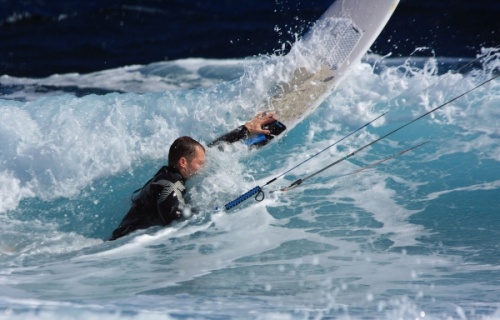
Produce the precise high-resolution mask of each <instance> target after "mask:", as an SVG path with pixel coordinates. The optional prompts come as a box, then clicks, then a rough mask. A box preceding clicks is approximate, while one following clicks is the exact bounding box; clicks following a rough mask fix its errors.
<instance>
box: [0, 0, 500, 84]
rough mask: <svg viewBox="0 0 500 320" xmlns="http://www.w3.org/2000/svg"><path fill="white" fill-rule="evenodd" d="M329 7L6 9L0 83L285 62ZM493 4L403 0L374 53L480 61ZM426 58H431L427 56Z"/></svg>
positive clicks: (143, 3)
mask: <svg viewBox="0 0 500 320" xmlns="http://www.w3.org/2000/svg"><path fill="white" fill-rule="evenodd" d="M330 3H331V0H307V1H305V0H302V1H300V0H275V1H273V0H259V1H245V2H242V1H236V0H225V1H221V0H217V1H196V0H169V1H160V0H131V1H119V0H103V1H85V0H82V1H75V0H72V1H58V0H39V1H36V0H27V1H13V0H10V1H9V0H2V1H0V75H3V74H8V75H11V76H28V77H44V76H48V75H52V74H55V73H69V72H78V73H87V72H92V71H98V70H103V69H111V68H116V67H121V66H125V65H131V64H147V63H151V62H157V61H163V60H176V59H180V58H186V57H204V58H222V59H226V58H241V57H248V56H253V55H259V54H270V53H274V52H283V53H285V52H286V51H287V50H288V49H289V48H290V43H293V41H294V39H295V36H296V34H302V33H303V31H304V30H305V29H307V28H308V27H309V26H310V24H311V23H312V22H314V21H315V20H316V19H317V18H318V17H319V16H320V15H321V14H322V13H323V12H324V11H325V9H326V8H327V7H328V6H329V5H330ZM499 16H500V2H499V1H496V0H482V1H476V0H461V1H457V0H440V1H429V0H424V1H419V0H406V1H405V0H402V1H401V4H400V5H399V7H398V9H397V10H396V13H395V14H394V16H393V17H392V19H391V20H390V22H389V24H388V26H387V28H386V29H385V31H384V32H383V33H382V35H381V36H380V37H379V39H378V40H377V42H376V43H375V45H374V46H373V47H372V49H373V50H374V51H375V52H377V53H380V54H384V55H385V54H387V53H389V52H392V53H393V54H394V55H397V56H408V55H409V54H411V53H412V52H413V51H414V49H415V48H416V47H430V48H431V49H433V50H434V51H435V54H436V55H437V56H453V57H464V56H466V57H474V56H475V55H476V54H477V53H478V48H480V47H494V46H496V45H498V39H499V38H500V20H499V19H498V17H499ZM426 55H429V53H426Z"/></svg>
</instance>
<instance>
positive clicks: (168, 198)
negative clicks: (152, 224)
mask: <svg viewBox="0 0 500 320" xmlns="http://www.w3.org/2000/svg"><path fill="white" fill-rule="evenodd" d="M184 189H185V187H184V185H183V184H182V183H181V182H179V181H178V182H175V183H172V182H170V181H168V182H167V183H166V185H165V186H164V187H163V189H162V190H161V192H160V196H159V197H158V200H157V208H158V214H159V215H160V220H161V221H162V222H163V225H168V224H170V223H171V222H172V221H174V220H177V219H179V218H181V217H182V209H183V207H184V206H185V203H184V196H183V191H184Z"/></svg>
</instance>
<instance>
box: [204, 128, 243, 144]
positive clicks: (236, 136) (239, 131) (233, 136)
mask: <svg viewBox="0 0 500 320" xmlns="http://www.w3.org/2000/svg"><path fill="white" fill-rule="evenodd" d="M249 135H250V132H249V131H248V129H247V127H245V126H239V127H238V128H236V129H234V130H233V131H231V132H228V133H226V134H224V135H222V136H220V137H218V138H217V139H215V140H214V141H212V142H210V143H209V144H208V146H209V147H213V146H216V145H219V144H221V143H223V142H227V143H233V142H236V141H239V140H241V139H245V138H248V136H249Z"/></svg>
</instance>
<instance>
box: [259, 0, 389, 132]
mask: <svg viewBox="0 0 500 320" xmlns="http://www.w3.org/2000/svg"><path fill="white" fill-rule="evenodd" d="M398 3H399V0H337V1H335V2H334V3H333V4H332V5H331V6H330V7H329V8H328V10H327V11H326V12H325V13H324V14H323V16H322V17H321V18H320V19H319V20H318V21H317V22H316V23H315V24H314V26H313V28H312V29H311V31H310V32H309V33H308V34H307V35H306V36H305V37H304V38H303V39H301V40H300V41H298V42H297V43H295V44H294V46H293V47H292V49H291V51H290V52H289V53H288V54H287V56H285V57H284V59H290V61H292V60H293V61H294V62H293V63H294V65H298V66H297V67H296V68H295V69H294V71H292V72H291V74H290V75H289V77H288V78H289V79H290V80H289V81H288V82H282V83H278V84H277V85H276V87H275V88H274V89H273V93H272V94H271V98H270V99H269V100H268V101H266V103H265V104H264V105H263V106H262V108H261V109H263V110H272V111H275V112H276V113H277V114H278V117H279V119H280V121H281V122H283V123H284V124H285V125H286V126H287V128H288V129H291V128H293V127H294V126H295V125H296V124H297V123H299V122H300V121H302V120H303V119H304V118H306V117H307V116H308V115H309V114H311V113H312V112H313V111H314V110H315V109H316V108H317V107H318V106H319V105H320V104H321V103H322V102H323V101H324V100H325V99H326V98H327V97H328V96H329V95H330V94H331V93H332V91H333V90H334V89H335V87H336V86H337V85H338V84H339V83H340V81H341V80H342V78H343V77H345V76H346V75H347V74H348V72H349V70H350V69H351V68H352V67H353V66H354V65H356V64H357V63H359V62H360V61H361V58H362V57H363V55H364V54H365V53H366V52H367V51H368V49H369V48H370V46H371V45H372V44H373V42H374V41H375V39H376V38H377V37H378V36H379V34H380V32H381V31H382V29H383V28H384V26H385V25H386V23H387V21H388V20H389V18H390V17H391V15H392V13H393V12H394V10H395V9H396V6H397V5H398ZM297 57H300V58H297ZM297 61H303V65H301V64H300V63H297Z"/></svg>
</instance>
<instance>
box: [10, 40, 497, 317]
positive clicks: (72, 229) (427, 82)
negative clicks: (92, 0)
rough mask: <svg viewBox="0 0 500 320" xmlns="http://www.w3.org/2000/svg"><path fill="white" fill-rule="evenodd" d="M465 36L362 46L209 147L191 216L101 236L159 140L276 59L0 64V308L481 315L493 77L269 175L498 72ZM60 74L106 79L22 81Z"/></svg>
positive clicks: (493, 134) (205, 131)
mask: <svg viewBox="0 0 500 320" xmlns="http://www.w3.org/2000/svg"><path fill="white" fill-rule="evenodd" d="M480 54H481V58H480V59H478V61H477V62H476V63H475V64H474V66H473V67H472V68H469V69H468V70H467V72H462V73H460V72H458V73H457V72H453V71H449V70H450V69H451V70H454V69H456V67H457V66H458V65H463V64H464V63H465V62H467V61H465V62H464V61H463V60H461V59H458V58H446V59H444V58H443V59H440V58H418V59H417V58H411V57H408V58H404V59H400V58H399V59H391V58H381V57H377V56H370V57H369V58H370V59H368V60H365V62H363V63H362V64H361V65H359V66H358V67H356V68H355V69H354V70H353V71H352V73H351V74H350V75H349V76H348V77H347V78H346V79H345V80H344V81H343V82H342V84H341V85H340V86H339V87H338V88H337V90H336V91H335V92H334V93H333V94H332V95H331V96H330V97H328V98H327V99H326V100H325V102H324V103H323V104H322V105H321V106H320V107H319V108H318V109H317V110H316V112H315V113H314V114H312V115H311V116H310V117H308V118H307V119H306V120H305V121H303V122H302V123H300V124H299V125H298V126H297V127H295V128H293V129H292V130H290V131H289V132H287V133H286V134H285V135H284V136H283V137H282V138H281V139H280V140H279V141H277V142H275V143H274V144H273V145H271V146H268V147H266V148H263V149H261V150H259V151H251V152H250V151H248V150H246V149H245V148H244V147H243V146H239V145H235V146H234V148H233V149H232V150H230V151H228V152H220V151H218V150H209V151H208V163H207V167H206V168H205V170H204V171H203V172H202V173H201V174H200V175H199V176H197V177H195V178H194V179H193V180H192V181H190V183H189V184H188V185H189V187H190V191H189V198H190V201H191V202H192V203H194V204H195V205H196V206H198V207H199V208H200V209H201V213H200V214H199V215H197V216H194V217H192V218H190V219H189V220H187V221H184V222H180V223H177V224H175V225H173V226H172V227H168V228H152V229H149V230H147V231H140V232H137V233H134V234H132V235H130V236H127V237H125V238H122V239H119V240H117V241H114V242H107V241H105V239H106V238H107V237H109V235H110V234H111V232H112V231H113V229H114V228H115V227H116V226H117V225H118V223H119V221H120V220H121V218H122V217H123V215H124V214H125V213H126V210H127V209H128V206H129V196H130V194H131V192H132V191H133V190H135V189H137V188H138V187H140V186H141V185H142V184H143V183H144V182H145V181H146V180H147V179H148V178H149V177H150V176H151V175H152V174H153V173H154V172H156V170H157V169H158V167H159V166H161V165H162V164H164V162H165V159H166V156H167V153H168V146H169V145H170V143H171V142H172V141H173V140H174V139H175V138H176V137H177V136H179V135H191V136H193V137H194V138H196V139H198V140H200V141H202V142H203V143H208V142H209V141H211V139H213V138H215V137H216V136H217V135H219V134H221V133H223V132H225V131H227V130H230V129H232V128H234V127H235V126H237V125H239V124H241V123H242V122H243V121H244V120H246V119H248V118H249V117H250V116H252V115H253V114H254V113H255V112H256V111H257V110H259V108H260V106H261V103H262V101H263V100H264V99H265V98H266V94H267V92H268V90H269V88H270V87H271V84H272V83H271V81H270V80H269V79H270V78H273V77H274V76H276V77H279V76H281V75H279V74H275V73H276V72H279V71H278V70H277V69H276V68H273V66H275V65H276V64H277V63H278V62H279V59H280V58H279V57H274V56H273V57H271V56H264V57H261V58H254V59H245V60H222V61H221V60H204V59H188V60H178V61H173V62H159V63H156V64H152V65H148V66H133V67H126V68H120V69H113V70H107V71H102V72H99V73H94V74H87V75H76V74H71V75H60V76H53V77H49V78H45V79H25V78H10V77H5V76H4V77H2V78H0V80H1V81H2V84H3V85H4V86H7V85H10V86H15V87H16V90H13V91H12V92H11V93H4V95H3V97H2V99H0V109H1V112H0V138H1V141H2V144H1V149H0V150H1V152H0V163H1V167H0V182H1V183H0V188H1V192H0V220H1V224H0V230H1V236H0V246H1V247H0V248H1V250H0V318H5V319H25V318H30V319H53V318H56V317H57V318H59V319H74V318H78V319H90V318H91V319H197V318H208V319H230V318H251V319H329V318H345V319H360V318H363V319H367V318H368V319H370V318H376V319H450V318H453V319H455V318H458V319H495V318H500V312H499V300H498V291H499V289H500V283H499V279H500V269H499V265H500V253H499V252H500V251H499V247H498V246H499V245H498V239H499V231H498V229H499V227H500V216H499V212H500V205H499V202H498V199H499V198H500V170H499V169H500V165H499V161H500V144H499V137H500V131H499V128H500V125H499V121H500V113H499V112H500V111H499V110H500V108H499V106H500V81H499V80H498V79H496V80H494V81H492V82H490V83H488V84H486V85H484V86H481V87H479V88H478V89H476V90H474V91H473V92H471V93H470V94H468V95H467V96H465V97H463V98H461V99H459V100H457V101H455V102H453V103H451V104H449V105H447V106H445V107H443V108H442V109H440V110H438V111H436V112H435V113H433V114H432V115H430V116H429V117H426V118H423V119H422V120H420V121H418V122H416V123H414V124H412V125H411V126H408V127H407V128H405V129H403V130H401V131H399V132H397V133H395V134H394V135H391V136H389V137H388V138H387V139H383V140H382V141H380V142H379V143H377V144H375V145H373V146H372V147H370V148H367V149H366V150H363V151H362V152H360V153H358V154H356V155H355V156H354V157H352V158H350V159H348V160H346V161H343V162H341V163H340V164H338V165H336V166H333V167H332V168H330V169H329V170H326V171H324V172H323V173H321V174H319V175H317V176H315V177H314V178H311V179H309V180H307V181H306V182H304V183H303V184H302V185H301V186H299V187H298V188H296V189H294V190H290V191H288V192H285V193H270V192H269V191H271V190H275V189H277V188H279V187H283V186H287V185H289V184H290V183H291V182H293V181H294V180H296V179H299V178H303V177H305V176H307V175H309V174H311V173H313V172H314V171H315V170H318V169H320V168H322V167H323V166H326V165H328V164H330V163H332V162H333V161H335V160H337V159H340V158H342V157H343V156H346V155H347V154H348V153H350V152H352V151H354V150H356V149H358V148H360V147H362V146H364V145H366V144H367V143H370V142H371V141H373V140H375V139H377V138H378V137H380V136H382V135H384V134H385V133H387V132H390V131H391V130H393V129H395V128H397V127H399V126H401V125H403V124H405V123H406V122H408V121H411V120H412V119H413V118H415V117H416V116H418V115H420V114H423V113H425V112H426V111H428V110H431V109H432V108H434V107H436V106H438V105H440V104H442V103H445V102H446V101H448V100H450V99H452V98H454V97H456V96H457V95H460V94H461V93H463V92H464V91H466V90H469V89H471V88H473V87H474V86H476V85H479V84H480V83H482V82H483V81H485V80H487V79H489V78H491V77H492V76H494V75H496V74H498V72H499V66H500V52H499V51H498V49H483V50H482V52H481V53H480ZM410 61H413V62H414V63H410ZM270 75H272V76H273V77H270ZM68 83H71V84H72V85H74V86H76V87H77V88H79V91H78V92H80V93H81V90H87V91H90V92H92V90H93V88H101V89H105V90H109V93H105V92H102V91H101V92H96V93H98V95H97V94H90V95H81V94H77V93H72V92H61V91H57V90H52V91H48V92H43V93H41V92H38V91H36V90H33V88H34V87H36V86H38V85H50V86H55V87H57V86H63V85H65V84H68ZM382 112H388V113H387V115H386V116H385V117H383V118H382V119H380V120H378V121H376V122H375V123H374V124H373V125H371V126H369V127H367V128H366V129H365V130H362V131H360V132H358V133H357V134H355V135H354V136H352V137H351V138H349V139H346V140H344V141H343V142H342V143H340V144H338V145H335V146H334V147H332V148H330V149H328V151H326V152H324V153H322V154H321V155H320V156H318V157H315V158H314V159H312V160H311V161H308V162H307V163H306V164H304V165H302V166H300V167H299V168H297V169H295V170H293V171H292V172H290V173H287V174H286V175H284V177H281V178H280V179H278V180H277V181H276V182H274V183H273V184H272V185H270V186H268V187H266V188H265V191H266V198H265V200H264V201H262V202H258V203H257V202H255V201H253V200H249V201H247V202H245V203H244V204H243V205H241V206H240V207H238V208H237V209H235V210H233V211H231V212H228V213H222V212H216V213H215V212H213V210H212V209H213V208H214V207H215V206H216V205H220V204H223V203H225V202H228V201H230V200H233V199H234V198H235V197H237V196H239V195H240V194H242V193H244V192H245V191H247V190H249V189H251V188H253V187H254V186H256V185H262V184H264V183H265V182H267V181H269V179H270V178H273V177H276V176H279V175H281V174H282V173H284V172H285V171H287V170H288V169H289V168H291V167H293V166H294V165H296V164H297V163H299V162H301V161H303V160H305V159H307V158H308V157H309V156H311V155H313V154H315V153H316V152H318V151H319V150H322V149H323V148H325V147H327V146H328V145H330V144H332V143H334V142H335V141H337V140H339V139H341V138H342V137H343V136H345V135H347V134H348V133H349V132H351V131H353V130H355V129H357V128H358V127H360V126H362V125H363V124H365V123H366V122H368V121H370V120H371V119H374V118H375V117H376V116H378V115H379V114H381V113H382ZM424 141H429V142H428V143H427V144H425V145H423V146H422V147H419V148H417V149H415V150H412V151H411V152H408V153H406V154H404V155H401V156H399V157H396V158H394V159H391V160H388V161H386V162H383V163H381V164H379V165H377V166H375V167H374V168H371V169H368V170H364V171H362V172H359V173H357V174H353V175H348V176H344V175H345V174H346V173H351V172H353V171H356V170H358V169H360V168H363V167H365V166H367V165H369V164H371V163H374V162H376V161H378V160H381V159H384V158H386V157H388V156H390V155H392V154H395V153H397V152H400V151H402V150H404V149H407V148H410V147H412V146H414V145H416V144H418V143H421V142H424Z"/></svg>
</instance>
